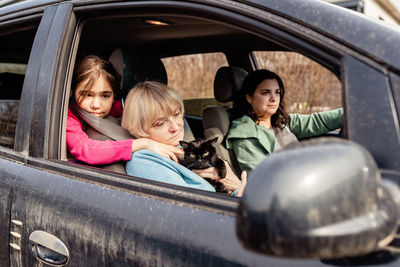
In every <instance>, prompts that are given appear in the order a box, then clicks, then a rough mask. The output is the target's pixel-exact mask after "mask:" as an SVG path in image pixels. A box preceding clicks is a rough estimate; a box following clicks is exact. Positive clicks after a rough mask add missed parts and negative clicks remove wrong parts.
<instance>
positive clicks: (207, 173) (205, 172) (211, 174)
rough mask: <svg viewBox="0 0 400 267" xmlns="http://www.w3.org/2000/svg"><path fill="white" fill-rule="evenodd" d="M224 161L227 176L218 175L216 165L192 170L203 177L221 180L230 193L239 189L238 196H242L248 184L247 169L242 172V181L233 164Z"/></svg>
mask: <svg viewBox="0 0 400 267" xmlns="http://www.w3.org/2000/svg"><path fill="white" fill-rule="evenodd" d="M224 163H225V167H226V176H225V178H222V179H221V177H219V176H218V173H217V170H216V169H215V167H211V168H207V169H201V170H192V171H193V172H194V173H196V174H197V175H199V176H201V177H203V178H208V179H212V180H215V181H218V182H220V183H221V184H222V185H223V186H224V188H225V190H226V191H227V192H228V194H231V193H232V192H234V191H235V190H236V189H238V192H237V194H236V196H242V195H243V191H244V189H245V187H246V184H247V173H246V172H245V171H243V172H242V174H241V179H242V181H240V180H239V178H238V177H237V176H236V175H235V174H234V173H233V171H232V169H231V166H230V165H229V164H228V162H226V161H224Z"/></svg>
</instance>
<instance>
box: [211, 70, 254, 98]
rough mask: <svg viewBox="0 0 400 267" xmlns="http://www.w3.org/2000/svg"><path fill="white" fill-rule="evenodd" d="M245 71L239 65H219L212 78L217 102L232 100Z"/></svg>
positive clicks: (240, 85)
mask: <svg viewBox="0 0 400 267" xmlns="http://www.w3.org/2000/svg"><path fill="white" fill-rule="evenodd" d="M246 76H247V71H245V70H244V69H242V68H240V67H221V68H219V69H218V71H217V73H216V74H215V78H214V97H215V99H216V100H217V101H218V102H228V101H233V100H234V99H235V97H236V93H237V92H238V91H239V90H240V87H242V83H243V80H244V78H245V77H246Z"/></svg>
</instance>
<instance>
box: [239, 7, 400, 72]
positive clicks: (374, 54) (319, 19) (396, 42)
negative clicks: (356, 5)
mask: <svg viewBox="0 0 400 267" xmlns="http://www.w3.org/2000/svg"><path fill="white" fill-rule="evenodd" d="M240 2H245V3H248V4H250V5H254V6H257V7H260V8H262V9H265V10H268V11H270V12H272V13H275V14H279V15H281V16H284V17H286V18H288V19H290V20H293V21H296V22H298V23H301V24H302V25H305V26H307V27H310V28H312V29H314V30H316V31H318V32H320V33H322V34H324V35H326V36H329V37H331V38H333V39H335V40H336V41H338V42H341V43H343V44H345V45H346V46H349V47H352V48H354V49H356V50H358V51H359V52H361V53H362V54H365V55H367V56H369V57H370V58H372V59H374V60H376V61H378V62H380V63H383V64H387V65H391V66H392V67H394V68H396V69H397V70H400V61H399V58H400V30H396V29H395V27H391V26H389V25H385V24H384V23H378V22H377V21H375V20H373V19H372V18H369V17H367V16H366V15H364V14H361V13H359V12H355V11H353V10H349V9H346V8H343V7H340V6H337V5H334V4H330V3H325V2H322V1H316V0H278V1H277V0H242V1H240Z"/></svg>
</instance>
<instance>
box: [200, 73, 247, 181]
mask: <svg viewBox="0 0 400 267" xmlns="http://www.w3.org/2000/svg"><path fill="white" fill-rule="evenodd" d="M246 75H247V72H246V71H245V70H244V69H242V68H239V67H221V68H219V69H218V71H217V73H216V74H215V78H214V97H215V99H216V100H217V101H218V102H223V103H227V102H229V101H233V100H234V99H235V97H236V94H237V92H238V91H239V89H240V87H241V86H242V83H243V80H244V78H245V77H246ZM230 113H231V109H230V108H228V107H226V106H216V105H214V106H208V107H205V108H204V109H203V115H202V116H203V129H204V137H205V138H206V139H213V138H216V137H218V141H217V145H216V147H215V148H216V151H217V154H218V156H219V157H220V158H222V159H224V160H226V161H227V162H228V163H229V164H230V165H231V167H232V170H233V171H234V172H235V174H236V175H238V176H239V177H240V173H241V170H240V168H239V164H238V163H237V160H236V156H235V154H234V152H233V150H228V149H227V148H226V146H225V139H226V135H227V134H228V132H229V128H230V126H231V117H230Z"/></svg>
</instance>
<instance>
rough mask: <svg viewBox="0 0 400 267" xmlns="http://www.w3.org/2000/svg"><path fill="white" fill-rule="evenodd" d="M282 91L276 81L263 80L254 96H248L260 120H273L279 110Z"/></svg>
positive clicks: (248, 100)
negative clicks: (272, 117)
mask: <svg viewBox="0 0 400 267" xmlns="http://www.w3.org/2000/svg"><path fill="white" fill-rule="evenodd" d="M280 92H281V89H280V88H279V84H278V81H277V80H275V79H268V80H263V81H262V82H261V83H260V84H259V85H258V86H257V88H256V90H255V91H254V93H253V95H252V96H250V95H246V100H247V102H249V104H250V105H251V107H252V108H253V110H254V112H255V113H256V114H257V116H258V117H259V119H260V120H263V119H268V118H271V116H272V115H274V114H275V113H276V111H277V110H278V108H279V103H280V101H281V96H280Z"/></svg>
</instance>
